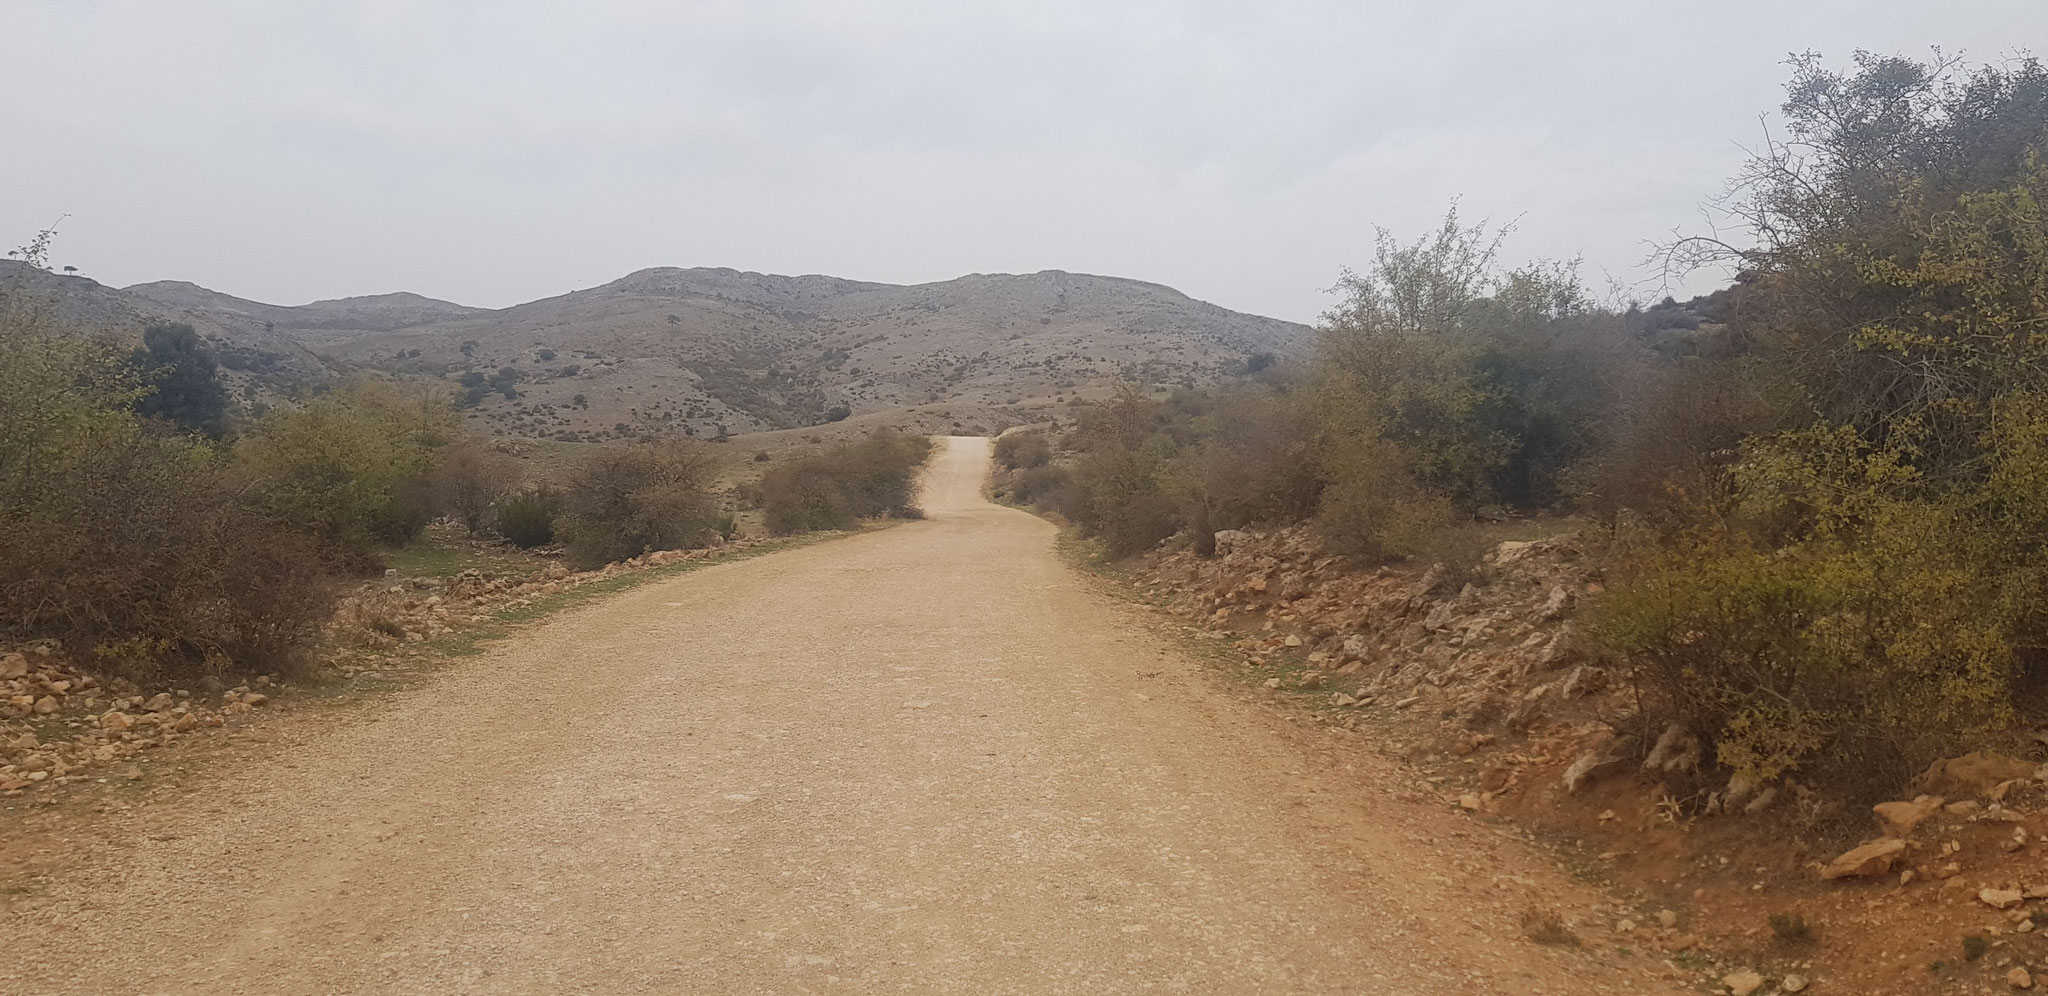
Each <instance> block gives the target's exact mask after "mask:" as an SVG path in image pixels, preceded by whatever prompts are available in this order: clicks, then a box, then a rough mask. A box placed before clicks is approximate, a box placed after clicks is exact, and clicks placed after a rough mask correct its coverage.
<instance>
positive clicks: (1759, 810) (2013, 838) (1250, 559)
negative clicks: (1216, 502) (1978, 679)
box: [1138, 528, 2048, 994]
mask: <svg viewBox="0 0 2048 996" xmlns="http://www.w3.org/2000/svg"><path fill="white" fill-rule="evenodd" d="M1215 540H1216V555H1215V556H1213V557H1205V556H1201V555H1198V554H1196V553H1194V552H1192V551H1187V550H1183V551H1178V552H1172V553H1164V554H1155V555H1153V556H1152V557H1151V558H1148V559H1147V560H1146V561H1145V562H1144V563H1143V565H1142V567H1141V571H1142V573H1141V576H1140V580H1139V582H1138V583H1139V585H1140V586H1141V587H1145V588H1147V589H1148V590H1149V593H1150V594H1151V595H1152V596H1154V597H1155V598H1156V599H1158V600H1161V601H1163V602H1165V603H1166V604H1168V605H1170V606H1172V607H1173V608H1174V609H1176V610H1177V611H1179V612H1181V613H1184V614H1185V615H1186V616H1188V617H1189V618H1190V623H1191V626H1192V628H1193V629H1194V631H1196V632H1198V633H1200V634H1202V635H1204V636H1206V637H1208V638H1210V639H1213V640H1216V641H1219V642H1225V641H1227V643H1228V645H1229V646H1230V647H1231V648H1232V650H1233V651H1235V652H1236V654H1237V655H1238V656H1239V658H1240V661H1239V663H1240V666H1242V667H1243V668H1245V669H1247V671H1248V674H1249V676H1250V677H1251V678H1253V679H1255V680H1262V681H1263V683H1264V685H1265V686H1266V687H1267V688H1269V689H1272V690H1274V692H1275V693H1283V694H1289V695H1293V696H1297V697H1299V700H1300V701H1305V702H1306V703H1307V704H1309V705H1310V706H1311V707H1312V708H1313V709H1314V710H1315V712H1316V713H1317V714H1318V715H1319V716H1320V718H1322V719H1323V720H1324V721H1326V722H1329V723H1332V724H1334V725H1337V726H1341V727H1344V728H1347V729H1352V730H1359V731H1370V732H1371V734H1372V735H1373V739H1374V742H1375V743H1377V744H1381V745H1384V746H1386V747H1388V748H1389V749H1392V750H1393V751H1395V752H1396V753H1398V754H1400V755H1401V756H1403V757H1404V758H1406V759H1408V760H1410V761H1413V762H1416V763H1417V764H1418V765H1419V766H1420V767H1421V768H1422V769H1423V772H1424V774H1425V775H1426V776H1427V778H1426V781H1427V783H1428V784H1429V785H1431V786H1433V787H1434V789H1435V790H1436V791H1438V792H1439V793H1441V794H1442V795H1443V797H1444V799H1445V801H1446V802H1447V804H1450V805H1454V806H1457V807H1458V808H1461V809H1463V810H1466V811H1469V812H1472V813H1473V814H1474V815H1476V816H1489V817H1497V818H1503V819H1511V820H1515V821H1518V822H1521V823H1524V824H1526V825H1529V826H1532V827H1534V828H1538V829H1540V830H1542V831H1544V832H1546V833H1547V834H1550V835H1552V836H1563V837H1567V838H1568V839H1572V840H1577V841H1579V842H1580V843H1581V844H1582V845H1584V846H1585V847H1586V848H1587V849H1588V850H1591V851H1600V853H1599V855H1598V859H1597V860H1598V862H1599V863H1600V864H1601V866H1603V868H1604V871H1603V872H1602V874H1611V875H1612V876H1613V877H1614V880H1615V881H1616V882H1617V884H1620V885H1623V886H1624V887H1627V888H1629V889H1630V890H1631V891H1633V892H1635V893H1636V894H1637V895H1639V896H1641V897H1643V898H1644V900H1645V901H1646V902H1647V904H1648V908H1649V909H1650V910H1652V912H1650V913H1648V914H1646V913H1644V912H1633V913H1631V912H1617V913H1616V914H1614V915H1613V916H1612V917H1611V918H1609V919H1608V920H1606V922H1586V923H1579V924H1575V925H1574V927H1575V929H1577V930H1579V931H1580V933H1581V934H1582V935H1584V936H1585V937H1587V938H1588V939H1591V938H1594V937H1598V938H1600V939H1602V940H1604V941H1606V942H1607V943H1611V944H1614V945H1617V946H1626V947H1632V948H1636V949H1638V950H1640V949H1651V950H1661V951H1663V952H1665V953H1666V955H1667V957H1669V958H1671V959H1672V964H1673V966H1674V973H1676V974H1675V975H1674V977H1680V976H1690V977H1691V978H1693V979H1695V980H1696V981H1699V982H1701V983H1702V984H1703V985H1705V986H1707V987H1708V988H1709V989H1711V990H1713V991H1724V992H1734V993H1741V994H1748V993H1764V992H1795V991H1800V990H1803V989H1805V988H1807V986H1808V985H1810V984H1811V985H1816V986H1821V983H1822V982H1825V983H1826V985H1825V986H1821V987H1822V988H1825V989H1827V990H1829V991H1854V992H1892V991H1900V990H1898V989H1896V988H1889V987H1895V986H1897V985H1899V984H1900V982H1901V980H1911V981H1913V982H1914V983H1915V984H1919V983H1926V984H1927V985H1926V986H1925V991H1931V992H1984V991H2006V990H2009V989H2013V988H2022V989H2023V988H2030V987H2032V986H2033V985H2034V981H2033V979H2034V977H2035V975H2037V974H2041V973H2044V972H2048V936H2044V935H2048V930H2039V929H2037V925H2038V926H2040V927H2048V864H2044V855H2048V768H2044V767H2037V765H2036V763H2035V762H2034V761H2031V760H2026V759H2022V758H2015V757H2007V756H2000V755H1996V754H1988V753H1985V754H1972V755H1968V756H1964V757H1959V758H1949V759H1945V760H1943V761H1940V762H1937V763H1935V764H1934V765H1933V766H1932V767H1930V768H1929V769H1928V770H1927V771H1926V772H1925V773H1923V774H1922V775H1921V776H1919V777H1918V778H1916V779H1914V780H1913V781H1912V783H1911V784H1909V785H1908V786H1907V787H1906V792H1905V794H1906V796H1907V798H1903V799H1899V800H1895V801H1891V802H1885V803H1881V804H1879V805H1877V806H1875V807H1874V809H1873V810H1872V811H1871V812H1870V813H1869V816H1868V820H1867V823H1866V822H1865V820H1864V818H1863V817H1861V816H1859V815H1857V814H1856V813H1854V812H1850V811H1848V810H1847V809H1846V808H1845V807H1844V805H1843V804H1842V803H1841V802H1840V801H1839V800H1835V799H1831V798H1829V797H1827V796H1826V795H1825V794H1824V793H1821V792H1818V791H1816V790H1814V789H1813V788H1812V787H1810V786H1807V785H1803V784H1801V783H1800V782H1798V781H1797V780H1793V779H1784V780H1780V781H1777V782H1772V783H1751V782H1746V781H1745V780H1743V779H1740V778H1730V777H1728V776H1727V775H1726V774H1725V773H1721V774H1717V773H1716V771H1717V769H1716V767H1715V765H1714V764H1713V762H1712V758H1711V757H1707V756H1703V755H1704V752H1703V750H1702V746H1701V744H1700V742H1699V740H1698V739H1697V738H1695V737H1693V736H1692V735H1691V734H1689V733H1688V732H1687V731H1686V730H1684V729H1682V728H1679V727H1664V728H1662V729H1657V728H1652V729H1650V730H1648V731H1638V730H1635V727H1636V725H1637V723H1638V722H1639V721H1638V720H1636V719H1634V717H1636V716H1638V715H1639V709H1638V707H1637V703H1636V702H1635V701H1634V696H1633V693H1632V692H1631V690H1630V689H1629V688H1627V687H1626V685H1625V683H1624V682H1620V681H1616V680H1615V679H1614V678H1613V677H1612V676H1613V675H1614V674H1615V673H1616V672H1615V671H1614V670H1613V669H1611V668H1609V667H1606V666H1603V664H1602V663H1601V662H1599V661H1595V660H1592V659H1590V657H1589V655H1588V653H1587V650H1586V648H1585V646H1584V645H1583V641H1582V640H1581V639H1580V638H1579V635H1578V627H1577V625H1576V623H1575V621H1574V616H1575V614H1576V613H1577V611H1578V609H1579V608H1580V606H1581V604H1582V603H1583V602H1584V601H1585V600H1586V599H1588V598H1589V597H1591V596H1595V595H1598V594H1599V593H1600V591H1601V574H1600V570H1599V567H1598V558H1597V557H1596V556H1593V555H1592V554H1593V553H1594V552H1595V551H1594V549H1593V548H1592V547H1591V545H1590V543H1589V542H1588V541H1586V540H1585V539H1583V538H1582V537H1581V536H1580V535H1579V534H1576V533H1571V532H1562V533H1560V534H1558V535H1554V536H1551V537H1549V538H1544V539H1538V540H1533V541H1516V542H1504V543H1501V544H1499V545H1498V546H1497V547H1495V548H1494V549H1493V550H1492V551H1491V552H1489V553H1488V554H1487V555H1486V556H1485V557H1484V558H1483V559H1482V560H1481V562H1480V563H1479V564H1478V565H1477V566H1476V567H1475V568H1474V569H1473V570H1472V571H1471V572H1470V573H1469V574H1468V575H1466V576H1462V577H1454V576H1453V574H1452V573H1451V572H1449V571H1447V570H1446V569H1444V568H1442V567H1432V568H1429V569H1427V570H1417V569H1406V570H1403V569H1394V568H1378V569H1365V570H1361V569H1358V568H1357V567H1356V566H1355V565H1354V564H1353V563H1352V562H1350V561H1348V560H1347V559H1346V558H1343V557H1339V556H1334V555H1331V554H1330V553H1328V552H1327V551H1325V550H1324V549H1323V547H1322V546H1321V544H1320V543H1319V541H1318V540H1317V538H1316V536H1315V534H1314V533H1313V532H1312V531H1310V530H1307V529H1302V528H1294V529H1283V530H1276V531H1272V532H1266V533H1253V532H1239V531H1230V532H1223V533H1218V534H1217V535H1216V537H1215ZM1651 734H1654V735H1651ZM1858 826H1866V827H1867V829H1866V830H1865V831H1864V832H1863V833H1862V834H1861V835H1860V837H1859V836H1858V835H1857V833H1856V830H1855V828H1856V827H1858ZM1602 848H1606V850H1604V851H1601V850H1600V849H1602ZM1679 911H1683V912H1682V914H1681V913H1680V912H1679ZM1872 987H1874V988H1872ZM1915 991H1920V990H1915Z"/></svg>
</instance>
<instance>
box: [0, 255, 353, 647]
mask: <svg viewBox="0 0 2048 996" xmlns="http://www.w3.org/2000/svg"><path fill="white" fill-rule="evenodd" d="M0 336H5V338H6V339H7V342H8V346H7V348H6V349H4V350H0V630H4V631H5V632H7V633H9V634H10V635H14V636H19V637H37V636H54V637H58V638H60V639H62V640H64V641H65V642H66V643H67V644H69V645H71V646H72V647H73V648H74V649H76V650H78V651H81V652H85V653H87V654H89V655H90V656H91V657H92V658H93V659H96V660H98V661H99V662H100V664H101V666H102V667H103V668H106V669H109V670H114V671H118V672H121V673H124V674H127V675H130V676H133V677H146V676H149V675H150V674H152V673H155V672H163V673H190V672H193V671H197V670H200V669H202V668H213V669H221V668H227V667H244V668H260V669H266V670H268V669H289V668H291V667H292V666H294V665H295V664H297V663H298V662H299V655H300V652H301V651H302V650H303V648H304V647H305V646H307V645H308V644H309V643H310V641H311V640H312V639H313V638H314V636H315V635H316V632H317V624H318V622H319V621H320V620H321V619H322V618H323V617H324V616H325V615H326V613H327V612H328V610H329V608H330V606H331V604H332V589H331V587H330V585H329V584H328V579H329V573H328V569H327V567H326V565H325V564H324V563H323V562H322V560H321V559H320V557H319V555H318V551H317V550H316V549H315V546H314V544H313V543H311V542H310V541H308V540H307V539H306V538H304V537H302V536H300V535H298V534H296V533H294V532H292V531H290V530H288V529H286V528H284V527H283V526H282V525H281V524H280V523H278V522H276V521H274V520H272V519H270V518H269V517H266V516H264V515H262V514H259V513H258V512H256V511H253V510H251V509H250V508H248V507H245V506H244V505H242V504H241V503H240V502H239V501H238V500H237V489H236V488H234V487H232V486H231V484H230V482H228V481H227V480H225V479H224V474H223V472H222V470H221V466H220V463H221V461H220V458H219V456H220V455H219V454H218V453H217V452H216V451H215V450H214V449H213V448H212V447H210V446H207V445H203V444H194V443H192V442H190V441H188V440H184V439H179V438H175V437H171V436H167V435H160V434H155V433H152V432H151V431H149V429H148V428H147V427H146V426H145V425H144V424H143V423H142V422H140V421H139V420H138V419H137V418H136V417H135V416H134V414H133V413H132V412H131V410H130V408H129V406H130V405H131V404H132V403H133V400H134V399H135V398H136V397H137V396H138V394H139V391H138V389H137V388H136V387H135V381H134V379H133V374H132V368H130V367H129V366H127V364H126V362H125V357H123V356H122V355H121V352H120V351H119V350H117V349H115V348H113V347H112V346H110V345H104V344H99V343H94V342H91V341H87V340H82V339H75V338H66V337H63V336H62V335H60V334H59V333H58V332H57V330H56V329H55V327H54V325H53V324H51V323H49V322H48V321H47V320H46V319H44V318H42V317H41V315H40V313H39V312H36V311H35V310H34V309H31V308H27V307H26V306H24V305H23V304H22V303H21V302H20V301H19V300H18V299H9V298H7V297H6V296H4V295H0Z"/></svg>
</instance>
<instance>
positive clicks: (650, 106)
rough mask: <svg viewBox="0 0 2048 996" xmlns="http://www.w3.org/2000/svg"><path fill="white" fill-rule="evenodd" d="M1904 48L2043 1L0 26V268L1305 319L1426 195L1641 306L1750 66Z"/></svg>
mask: <svg viewBox="0 0 2048 996" xmlns="http://www.w3.org/2000/svg"><path fill="white" fill-rule="evenodd" d="M1930 45H1940V46H1942V47H1943V48H1944V49H1945V50H1948V51H1951V52H1955V51H1961V52H1964V53H1965V54H1967V55H1969V56H1971V57H1973V58H1975V59H1979V60H1993V59H1998V58H2001V57H2005V56H2009V55H2012V54H2013V53H2015V52H2018V51H2021V50H2022V49H2024V48H2027V47H2029V46H2032V47H2035V48H2040V47H2043V46H2048V0H1945V2H1942V3H1928V2H1925V0H1860V2H1846V0H1799V2H1796V3H1787V2H1784V0H1767V2H1766V0H1719V2H1715V3H1700V2H1689V3H1654V2H1644V0H1626V2H1624V0H1598V2H1596V0H1544V2H1540V3H1538V2H1530V0H1493V2H1479V0H1412V2H1380V0H1349V2H1345V0H1335V2H1294V0H1258V2H1246V0H1237V2H1230V3H1221V2H1208V0H1184V2H1136V0H1131V2H1126V0H1079V2H1068V0H1032V2H1028V3H990V2H979V0H932V2H921V0H900V2H887V3H883V2H874V3H861V2H854V0H809V2H804V0H790V2H776V0H761V2H741V0H726V2H701V3H699V2H683V0H576V2H569V0H555V2H529V0H489V2H484V0H443V2H429V0H359V2H339V0H335V2H295V3H279V2H277V0H248V2H227V0H218V2H207V0H133V2H121V0H105V2H102V0H0V66H5V67H7V69H6V72H7V80H6V83H5V85H4V86H0V123H4V134H5V136H6V151H5V153H4V154H0V243H4V244H5V245H6V246H13V245H18V244H21V243H22V242H25V241H26V240H27V239H28V237H29V236H30V235H31V234H32V233H33V231H34V230H36V229H38V228H41V227H43V226H44V225H47V224H48V223H49V222H51V221H52V220H54V219H56V218H57V217H58V216H59V215H66V214H68V215H69V217H68V218H66V219H65V220H64V222H63V224H62V226H61V228H60V230H59V231H60V235H59V238H58V241H57V248H56V252H55V255H54V257H53V260H52V262H53V263H55V264H58V265H63V264H71V265H76V266H78V267H80V268H81V270H82V271H83V272H84V273H85V274H87V275H89V276H92V277H94V278H96V279H98V280H101V281H102V282H105V283H110V284H117V285H122V284H129V283H136V282H140V281H145V280H163V279H178V280H191V281H195V282H197V283H201V284H205V285H207V286H209V287H213V288H215V289H218V290H223V291H227V292H229V293H232V294H237V295H241V296H244V297H252V298H256V299H259V300H265V301H271V302H275V303H281V304H296V303H302V302H305V301H309V300H313V299H316V298H324V297H337V296H343V295H350V294H367V293H378V292H383V291H389V290H400V289H404V290H413V291H417V292H420V293H424V294H429V295H432V296H435V297H443V298H449V299H452V300H456V301H460V302H463V303H465V304H475V305H485V306H502V305H507V304H512V303H515V302H518V301H522V300H528V299H531V298H536V297H543V296H548V295H552V294H559V293H562V292H564V291H567V290H570V289H573V288H577V287H584V286H589V285H592V284H596V283H602V282H604V281H606V280H610V279H612V278H615V277H618V276H620V275H622V274H624V273H626V272H629V271H631V270H634V269H637V268H640V267H644V266H656V265H676V266H730V267H736V268H740V269H750V270H763V271H769V272H780V273H799V272H802V273H830V274H835V275H839V276H846V277H855V278H861V279H869V280H886V281H893V282H905V283H908V282H918V281H926V280H940V279H946V278H949V277H954V276H958V275H960V274H963V273H970V272H1029V271H1035V270H1040V269H1048V268H1058V269H1066V270H1077V271H1087V272H1095V273H1108V274H1115V275H1119V276H1129V277H1137V278H1141V279H1146V280H1153V281H1158V282H1161V283H1166V284H1171V285H1173V286H1175V287H1178V288H1180V289H1181V290H1184V291H1186V292H1188V293H1189V294H1192V295H1194V296H1196V297H1199V298H1203V299H1206V300H1210V301H1214V302H1216V303H1218V304H1222V305H1224V306H1226V307H1231V308H1236V309H1239V310H1244V311H1253V312H1259V313H1263V314H1268V315H1273V316H1276V317H1281V318H1290V319H1296V320H1301V321H1308V320H1312V319H1313V318H1314V317H1315V316H1316V315H1317V314H1318V313H1319V312H1321V311H1322V310H1323V308H1324V307H1326V306H1327V304H1328V303H1329V297H1328V295H1327V293H1325V291H1324V288H1327V287H1328V286H1330V284H1331V283H1332V282H1333V281H1334V280H1335V278H1336V276H1337V273H1338V270H1339V268H1340V267H1342V266H1344V265H1346V264H1352V265H1356V264H1360V263H1363V262H1365V261H1366V260H1367V259H1368V258H1369V255H1370V250H1371V242H1372V230H1373V226H1375V225H1384V226H1387V227H1389V228H1391V229H1393V230H1394V231H1396V232H1397V233H1402V234H1415V233H1419V232H1420V231H1422V230H1423V229H1425V228H1427V227H1428V226H1429V224H1430V223H1431V221H1432V220H1433V219H1435V218H1437V217H1439V216H1440V215H1441V214H1442V212H1443V211H1444V209H1445V207H1446V206H1447V205H1448V204H1449V203H1450V202H1451V201H1452V199H1453V198H1460V199H1462V201H1461V202H1462V204H1463V207H1464V211H1465V213H1466V214H1467V215H1468V216H1469V217H1474V218H1477V217H1490V218H1492V219H1494V220H1496V221H1504V220H1509V219H1518V224H1517V232H1516V234H1515V236H1514V237H1513V238H1512V239H1511V240H1510V242H1509V243H1508V250H1509V254H1510V256H1512V257H1517V258H1525V257H1532V256H1567V257H1568V256H1581V257H1583V259H1584V260H1585V267H1586V271H1587V273H1588V275H1589V277H1591V278H1592V279H1593V280H1594V281H1595V282H1596V283H1599V284H1602V285H1605V284H1606V283H1607V282H1608V281H1609V280H1610V279H1612V280H1616V281H1621V282H1622V283H1624V284H1625V285H1628V286H1630V287H1633V288H1636V289H1637V291H1638V293H1642V294H1649V293H1654V292H1656V291H1657V289H1658V288H1657V283H1656V280H1655V277H1654V274H1653V273H1652V272H1651V271H1650V270H1649V269H1648V268H1646V267H1644V266H1643V265H1642V261H1643V258H1644V256H1645V255H1646V248H1647V244H1648V242H1649V241H1652V240H1655V239H1657V238H1659V237H1662V236H1664V235H1666V234H1668V233H1669V232H1670V231H1671V230H1673V229H1674V228H1687V229H1690V230H1698V229H1700V228H1701V227H1702V225H1703V224H1704V222H1703V220H1702V215H1701V210H1700V209H1701V204H1702V202H1703V201H1705V200H1706V199H1708V198H1709V197H1710V196H1711V195H1712V194H1713V193H1714V192H1715V191H1716V190H1717V189H1719V188H1720V186H1721V184H1722V182H1723V180H1724V178H1725V177H1727V176H1728V175H1729V174H1730V173H1731V172H1732V171H1733V170H1734V169H1735V167H1736V166H1737V164H1738V163H1739V162H1740V161H1741V159H1742V158H1743V156H1744V153H1743V146H1745V145H1754V144H1755V143H1756V142H1757V140H1758V139H1759V138H1760V137H1761V136H1762V135H1763V133H1764V131H1763V129H1764V128H1765V127H1766V126H1767V122H1766V121H1763V120H1760V117H1762V116H1763V115H1765V114H1766V113H1767V112H1770V111H1772V110H1773V109H1774V108H1775V107H1776V105H1777V103H1778V100H1779V92H1780V91H1779V87H1780V84H1781V83H1782V81H1783V79H1784V76H1785V69H1784V67H1783V65H1782V62H1783V60H1784V59H1785V57H1786V55H1787V54H1788V53H1789V52H1792V51H1801V50H1816V51H1819V52H1821V53H1823V54H1825V55H1826V56H1828V57H1830V58H1831V59H1835V60H1838V61H1839V63H1840V64H1844V65H1846V64H1847V62H1848V58H1849V56H1850V54H1851V53H1852V52H1853V51H1854V50H1856V49H1859V48H1862V49H1869V50H1874V51H1879V52H1885V53H1906V54H1912V55H1923V54H1925V53H1926V52H1927V50H1928V47H1929V46H1930ZM1709 283H1710V280H1709V279H1708V278H1705V277H1698V278H1695V280H1694V286H1693V287H1690V288H1679V289H1680V290H1686V289H1701V288H1704V287H1705V286H1707V285H1708V284H1709Z"/></svg>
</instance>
